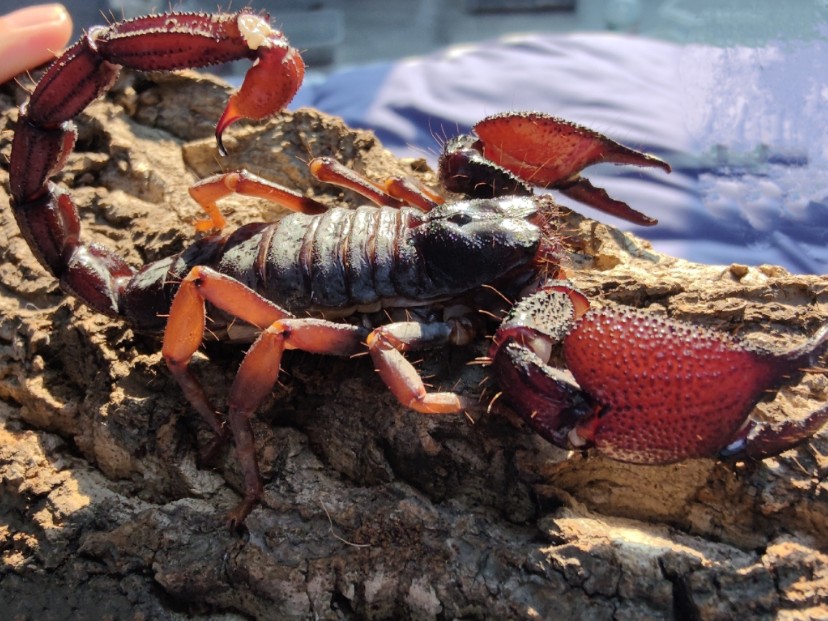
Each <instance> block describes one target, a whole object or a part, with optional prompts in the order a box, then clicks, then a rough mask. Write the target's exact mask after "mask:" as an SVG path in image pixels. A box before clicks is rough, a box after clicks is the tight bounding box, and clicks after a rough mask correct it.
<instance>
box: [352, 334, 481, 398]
mask: <svg viewBox="0 0 828 621" xmlns="http://www.w3.org/2000/svg"><path fill="white" fill-rule="evenodd" d="M450 341H451V326H450V324H448V323H441V322H435V323H429V324H422V323H418V322H416V321H404V322H398V323H392V324H388V325H386V326H382V327H380V328H377V329H376V330H374V331H373V332H372V333H371V334H370V336H369V337H368V351H369V352H370V354H371V358H372V359H373V361H374V366H375V367H376V369H377V371H378V372H379V374H380V377H381V378H382V381H383V382H385V384H386V386H388V388H389V389H390V390H391V392H392V393H393V395H394V396H395V397H396V398H397V400H398V401H399V402H400V403H402V404H403V405H404V406H406V407H408V408H411V409H412V410H416V411H417V412H420V413H422V414H455V413H457V412H462V411H463V410H467V409H470V408H472V407H473V405H474V404H473V403H472V402H470V401H468V400H467V399H464V398H463V397H461V396H460V395H458V394H455V393H453V392H428V391H427V390H426V387H425V384H423V380H422V378H421V377H420V374H419V373H418V372H417V370H416V369H415V368H414V365H412V364H411V363H410V362H409V361H408V360H406V358H405V356H403V352H404V351H411V350H414V349H427V348H430V347H437V346H439V345H444V344H447V343H449V342H450Z"/></svg>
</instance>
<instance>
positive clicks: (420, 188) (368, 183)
mask: <svg viewBox="0 0 828 621" xmlns="http://www.w3.org/2000/svg"><path fill="white" fill-rule="evenodd" d="M308 168H309V169H310V171H311V174H312V175H313V176H314V177H316V178H317V179H318V180H319V181H323V182H325V183H330V184H333V185H337V186H339V187H341V188H345V189H348V190H351V191H353V192H356V193H357V194H360V195H361V196H364V197H365V198H367V199H368V200H370V201H371V202H372V203H374V204H375V205H380V206H383V207H401V206H403V205H411V206H412V207H417V208H418V209H420V210H422V211H430V210H431V209H434V208H435V207H436V206H437V205H440V204H442V203H443V202H445V199H444V198H443V197H442V196H440V195H439V194H437V193H436V192H434V191H433V190H431V189H429V188H427V187H426V186H424V185H423V184H421V183H420V182H419V181H416V180H414V179H413V178H402V177H391V178H390V179H388V180H387V181H386V182H385V183H384V184H379V183H376V182H375V181H372V180H371V179H369V178H368V177H365V176H364V175H361V174H359V173H358V172H356V171H355V170H352V169H350V168H348V167H347V166H345V165H343V164H341V163H340V162H337V161H336V160H335V159H333V158H331V157H317V158H314V159H312V160H311V161H310V163H309V164H308Z"/></svg>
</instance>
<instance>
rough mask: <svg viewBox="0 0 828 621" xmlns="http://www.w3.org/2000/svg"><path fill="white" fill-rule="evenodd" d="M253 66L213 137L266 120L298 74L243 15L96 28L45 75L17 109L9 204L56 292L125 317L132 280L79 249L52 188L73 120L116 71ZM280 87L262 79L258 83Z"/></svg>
mask: <svg viewBox="0 0 828 621" xmlns="http://www.w3.org/2000/svg"><path fill="white" fill-rule="evenodd" d="M241 58H250V59H251V60H256V61H257V63H256V64H255V65H254V67H253V69H252V70H251V72H250V75H249V76H248V78H247V79H246V80H245V82H244V85H243V86H242V89H241V90H240V91H239V92H238V93H237V94H235V95H234V96H233V98H232V99H231V101H230V103H229V104H228V108H227V110H226V111H225V113H224V115H223V116H222V120H221V122H220V123H219V131H218V134H217V135H218V137H219V139H220V137H221V131H223V130H224V129H225V128H226V127H227V126H228V125H229V124H230V123H232V122H233V121H235V120H236V119H238V118H242V117H248V118H254V119H260V118H264V117H266V116H268V115H270V114H273V113H275V112H277V111H278V110H279V109H281V108H282V107H283V106H284V105H285V104H286V103H287V102H288V101H290V99H291V98H292V97H293V95H294V93H295V92H296V90H297V89H298V88H299V85H300V83H301V80H302V75H303V72H304V65H303V64H302V61H301V59H300V58H299V55H298V53H297V52H296V51H295V50H293V48H290V47H289V46H288V44H287V41H285V39H284V37H282V35H281V33H279V32H278V31H275V30H273V29H271V28H270V26H269V25H268V23H267V21H266V20H265V19H264V18H262V17H258V16H256V15H253V14H252V13H250V12H249V11H242V12H240V13H235V14H223V15H217V16H213V15H206V14H189V13H169V14H165V15H150V16H146V17H140V18H136V19H133V20H127V21H123V22H118V23H116V24H113V25H112V26H109V27H101V28H93V29H91V30H90V31H89V32H88V33H86V34H85V35H84V36H83V37H82V38H81V40H80V41H78V42H77V43H76V44H74V45H73V46H72V47H70V48H69V49H68V50H67V51H66V52H64V54H63V55H62V56H61V57H60V58H58V59H57V60H56V61H55V62H54V64H52V66H51V67H50V68H49V69H48V70H47V71H46V73H45V74H44V75H43V78H42V79H41V80H40V82H39V83H38V85H37V86H36V87H35V89H34V92H33V93H32V95H31V97H30V98H29V101H28V102H27V103H26V104H24V106H23V107H22V109H21V113H20V118H19V121H18V126H17V129H16V131H15V135H14V141H13V143H12V154H11V162H10V172H9V178H10V180H9V186H10V192H11V205H12V209H13V211H14V214H15V218H16V219H17V222H18V225H19V226H20V230H21V231H22V233H23V236H24V237H25V239H26V241H27V242H28V244H29V246H30V247H31V248H32V251H33V252H34V254H35V256H36V257H37V258H38V260H39V261H40V262H41V264H42V265H43V266H44V267H46V268H47V269H48V270H49V271H51V272H52V273H53V274H54V275H55V276H56V277H57V278H59V280H60V283H61V286H62V287H63V288H64V289H66V290H68V291H69V292H70V293H72V294H74V295H76V296H77V297H79V298H80V299H81V300H82V301H84V302H85V303H86V304H88V305H89V306H91V307H92V308H94V309H95V310H97V311H100V312H103V313H107V314H110V315H118V314H122V313H123V308H122V307H123V296H124V292H125V290H126V286H127V284H128V283H129V280H130V278H131V277H132V276H133V275H134V273H135V271H134V269H133V268H131V267H130V266H129V265H127V263H126V262H125V261H124V260H123V259H122V258H121V257H119V256H118V255H116V254H115V253H114V252H112V251H111V250H109V249H107V248H103V247H100V246H97V245H95V244H84V243H83V242H82V241H81V240H80V217H79V215H78V210H77V208H76V207H75V204H74V203H73V201H72V199H71V198H70V197H69V196H68V195H67V194H65V193H64V192H62V191H60V190H59V189H58V188H57V187H56V186H55V185H53V184H52V183H50V182H49V178H50V177H51V176H52V175H54V174H56V173H57V172H58V171H60V170H61V169H62V168H63V165H64V163H65V162H66V159H67V157H68V156H69V154H70V153H71V151H72V148H73V147H74V144H75V139H76V135H77V134H76V131H75V126H74V124H73V123H72V119H73V118H74V117H76V116H77V115H78V114H80V113H81V111H82V110H83V109H84V108H85V107H86V106H87V105H88V104H89V103H90V102H92V101H93V100H95V99H96V98H98V97H99V96H101V95H102V94H103V93H104V92H105V91H106V90H107V89H108V88H109V87H110V86H111V85H112V83H113V82H114V81H115V78H116V77H117V76H118V72H119V71H120V69H121V67H122V66H126V67H130V68H133V69H138V70H143V71H159V70H160V71H171V70H175V69H182V68H186V67H202V66H206V65H210V64H215V63H220V62H227V61H230V60H236V59H241ZM274 70H275V72H276V73H277V79H275V80H274V79H272V78H271V79H270V80H269V81H268V80H265V74H267V73H271V74H272V73H273V72H274Z"/></svg>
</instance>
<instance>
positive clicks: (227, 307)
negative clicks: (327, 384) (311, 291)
mask: <svg viewBox="0 0 828 621" xmlns="http://www.w3.org/2000/svg"><path fill="white" fill-rule="evenodd" d="M205 302H210V303H211V304H212V305H213V306H215V307H217V308H220V309H221V310H223V311H225V312H226V313H229V314H230V315H232V316H234V317H236V318H238V319H241V320H243V321H245V322H247V323H249V324H252V325H254V326H256V327H259V328H261V329H262V330H263V331H262V333H261V334H260V335H259V338H258V339H256V341H255V342H254V343H253V345H252V346H251V348H250V349H249V350H248V352H247V354H246V355H245V357H244V360H243V361H242V363H241V366H240V367H239V371H238V373H237V374H236V378H235V380H234V381H233V385H232V387H231V388H230V395H229V399H228V416H227V419H228V424H229V427H230V433H231V435H232V437H233V440H234V442H235V445H236V454H237V455H238V459H239V463H240V464H241V468H242V474H243V477H244V492H243V494H244V495H243V499H242V501H241V502H240V503H239V504H238V505H237V506H236V507H235V508H234V509H233V510H232V511H231V512H230V514H229V523H230V525H231V526H233V527H235V526H238V525H239V524H241V523H242V522H243V521H244V518H245V517H246V516H247V514H248V513H250V510H251V508H252V507H253V505H254V504H255V502H256V501H257V500H258V499H259V497H260V496H261V493H262V485H261V480H260V477H259V467H258V464H257V461H256V450H255V445H254V441H253V430H252V427H251V425H250V418H251V417H252V415H253V413H254V412H255V411H256V409H257V408H258V407H259V405H260V404H261V402H262V401H263V400H264V399H265V397H267V395H268V394H270V392H271V390H272V389H273V385H274V384H275V382H276V379H277V377H278V375H279V368H280V366H281V360H282V352H283V351H284V350H285V349H301V350H302V351H307V352H310V353H319V354H330V355H338V356H347V355H351V354H353V353H356V352H357V351H358V350H359V349H360V348H361V347H362V342H363V340H364V338H365V330H364V329H362V328H359V327H357V326H354V325H349V324H341V323H335V322H332V321H327V320H324V319H316V318H305V317H302V318H297V317H293V316H292V315H290V313H288V312H287V311H285V310H283V309H282V308H280V307H279V306H277V305H275V304H273V303H272V302H270V301H268V300H267V299H265V298H263V297H262V296H260V295H259V294H257V293H256V292H254V291H253V290H251V289H249V288H248V287H247V286H245V285H244V284H242V283H240V282H238V281H237V280H234V279H233V278H230V277H229V276H226V275H223V274H220V273H219V272H216V271H215V270H212V269H210V268H207V267H203V266H199V267H194V268H193V269H192V270H190V273H189V274H188V275H187V277H186V278H185V279H184V281H183V282H182V284H181V286H180V287H179V289H178V292H177V293H176V295H175V298H174V299H173V303H172V307H171V308H170V316H169V319H168V320H167V328H166V330H165V332H164V344H163V347H162V352H163V355H164V359H165V361H166V362H167V366H168V367H169V368H170V371H171V373H172V374H173V376H174V377H175V378H176V380H177V381H178V383H179V385H180V386H181V389H182V391H183V392H184V394H185V396H186V397H187V400H188V401H189V402H190V403H191V404H192V405H193V407H195V408H196V410H198V411H199V412H200V413H201V414H202V416H203V417H204V418H205V420H207V422H208V424H210V426H211V427H212V428H213V429H214V431H216V440H215V443H214V445H213V446H212V447H211V448H214V447H215V446H217V445H219V444H220V443H221V442H222V441H223V440H224V439H225V438H226V432H225V431H224V428H223V426H222V425H221V423H220V422H219V418H218V414H217V413H216V411H215V409H214V408H213V406H212V405H211V404H210V402H209V400H208V399H207V397H206V395H205V393H204V389H203V387H202V386H201V383H200V382H199V381H198V379H197V378H196V377H195V376H194V375H193V373H192V371H190V369H189V364H190V360H191V359H192V356H193V354H194V353H195V352H196V350H197V349H198V347H199V345H200V344H201V341H202V339H203V336H204V325H205V317H206V315H205Z"/></svg>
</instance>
